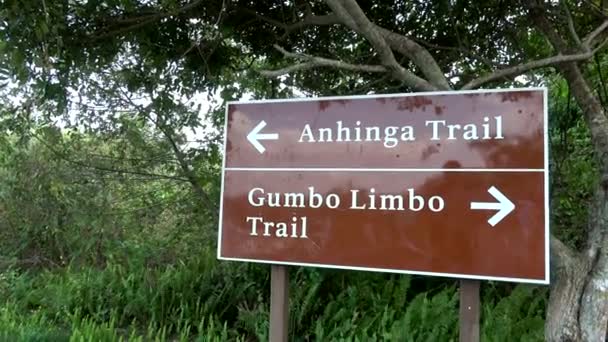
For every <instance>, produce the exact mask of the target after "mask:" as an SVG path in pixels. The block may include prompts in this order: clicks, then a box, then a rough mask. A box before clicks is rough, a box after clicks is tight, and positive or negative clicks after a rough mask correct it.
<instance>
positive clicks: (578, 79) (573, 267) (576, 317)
mask: <svg viewBox="0 0 608 342" xmlns="http://www.w3.org/2000/svg"><path fill="white" fill-rule="evenodd" d="M560 71H561V72H562V74H563V76H564V77H565V78H566V80H567V81H568V84H569V85H570V89H572V92H573V95H574V97H575V98H576V100H577V102H578V103H579V105H580V106H581V108H582V109H583V112H584V115H585V120H586V122H587V125H588V126H589V130H590V131H591V136H592V142H593V145H594V148H595V152H596V154H597V157H598V160H599V164H600V171H601V181H600V182H599V183H598V188H597V190H596V194H595V198H594V200H593V201H594V202H593V203H591V206H590V212H589V215H590V216H589V235H588V237H587V244H586V247H585V249H584V251H583V252H582V253H580V254H577V255H574V254H573V255H567V254H564V253H563V251H560V250H556V249H555V248H553V252H561V255H556V256H555V257H554V258H553V259H554V260H556V264H554V265H553V266H554V267H553V270H554V272H555V274H554V280H553V284H552V288H551V295H550V298H549V307H548V308H547V319H546V327H545V329H546V331H545V336H546V339H547V340H548V341H605V340H606V335H607V329H608V256H607V255H606V252H607V251H608V237H607V235H606V231H607V230H608V229H607V228H608V193H607V188H608V118H607V117H606V113H605V111H604V108H603V107H602V106H601V103H600V101H599V99H598V98H597V97H596V96H595V95H594V94H593V92H592V91H591V88H590V87H589V84H588V82H587V80H586V79H585V77H584V76H583V74H582V72H581V71H580V68H579V67H578V65H576V64H575V63H565V64H563V65H562V66H560Z"/></svg>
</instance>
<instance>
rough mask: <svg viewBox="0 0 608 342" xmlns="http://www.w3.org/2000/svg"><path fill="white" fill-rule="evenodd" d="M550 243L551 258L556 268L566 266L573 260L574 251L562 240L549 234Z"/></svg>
mask: <svg viewBox="0 0 608 342" xmlns="http://www.w3.org/2000/svg"><path fill="white" fill-rule="evenodd" d="M550 243H551V260H552V261H553V263H554V266H555V267H556V268H557V269H564V268H567V267H568V266H569V265H571V264H572V262H573V261H575V259H576V256H575V254H574V252H573V251H572V250H571V249H570V248H569V247H568V246H566V245H564V243H563V242H561V241H560V240H559V239H558V238H556V237H555V236H553V235H551V236H550Z"/></svg>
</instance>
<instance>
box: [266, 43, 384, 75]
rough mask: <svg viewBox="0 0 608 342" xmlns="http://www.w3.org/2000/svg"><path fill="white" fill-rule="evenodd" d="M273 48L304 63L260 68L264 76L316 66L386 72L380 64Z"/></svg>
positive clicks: (276, 46) (278, 47) (277, 47)
mask: <svg viewBox="0 0 608 342" xmlns="http://www.w3.org/2000/svg"><path fill="white" fill-rule="evenodd" d="M274 47H275V49H277V50H279V51H280V52H281V53H282V54H283V55H284V56H285V57H287V58H294V59H299V60H302V61H305V62H304V63H298V64H294V65H290V66H288V67H285V68H282V69H278V70H261V71H260V74H262V75H263V76H266V77H278V76H281V75H285V74H289V73H292V72H294V71H300V70H308V69H314V68H318V67H333V68H338V69H345V70H350V71H364V72H382V73H386V72H387V69H386V68H385V67H384V66H382V65H366V64H350V63H346V62H343V61H339V60H335V59H327V58H323V57H316V56H310V55H305V54H298V53H293V52H289V51H286V50H285V49H283V48H282V47H280V46H278V45H274Z"/></svg>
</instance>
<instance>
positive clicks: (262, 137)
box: [247, 120, 279, 153]
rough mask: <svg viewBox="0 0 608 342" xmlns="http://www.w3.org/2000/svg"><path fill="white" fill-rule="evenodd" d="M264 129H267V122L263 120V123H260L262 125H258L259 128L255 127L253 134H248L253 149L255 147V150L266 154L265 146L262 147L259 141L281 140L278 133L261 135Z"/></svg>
mask: <svg viewBox="0 0 608 342" xmlns="http://www.w3.org/2000/svg"><path fill="white" fill-rule="evenodd" d="M264 127H266V121H264V120H262V121H260V123H258V124H257V126H255V127H254V128H253V129H252V130H251V132H249V134H247V140H249V142H250V143H251V145H253V147H255V149H256V150H258V152H260V153H264V151H266V148H264V145H262V144H261V143H260V142H259V140H277V139H279V134H278V133H265V134H263V133H260V131H261V130H262V128H264Z"/></svg>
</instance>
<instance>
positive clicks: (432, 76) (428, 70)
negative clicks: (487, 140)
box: [245, 2, 450, 89]
mask: <svg viewBox="0 0 608 342" xmlns="http://www.w3.org/2000/svg"><path fill="white" fill-rule="evenodd" d="M333 6H335V8H336V9H337V12H336V11H334V12H333V13H330V14H325V15H312V14H310V13H307V14H306V16H305V17H304V18H303V19H302V20H300V21H297V22H294V23H291V24H285V23H283V22H280V21H278V20H275V19H272V18H268V17H266V16H263V15H260V14H258V13H256V12H255V11H252V10H249V9H245V11H247V12H250V13H252V14H253V15H255V16H256V17H257V18H258V19H260V20H263V21H265V22H267V23H269V24H271V25H274V26H276V27H279V28H281V29H283V30H285V33H284V34H283V36H281V38H280V39H283V38H284V37H285V36H287V35H289V34H290V33H291V32H293V31H295V30H299V29H302V28H304V27H306V26H310V25H316V26H326V25H334V24H344V25H346V26H347V27H349V28H351V29H352V30H354V31H355V32H359V33H361V32H360V30H359V27H358V26H357V24H356V23H355V22H354V21H353V20H352V18H351V17H349V16H348V15H347V14H346V13H345V12H346V9H345V8H344V7H343V6H342V5H341V4H340V3H339V2H334V4H333ZM333 8H334V7H332V9H333ZM371 24H372V26H373V28H374V29H375V30H377V31H378V32H379V33H380V34H381V35H382V36H383V38H384V40H385V41H386V43H387V44H388V45H389V46H390V48H391V49H392V50H395V51H397V52H399V53H400V54H402V55H404V56H406V57H408V58H409V59H411V60H412V62H414V64H416V65H417V66H418V67H419V68H420V70H421V71H422V73H423V74H424V75H425V76H426V77H427V78H428V80H429V82H430V83H431V84H432V85H434V86H435V87H437V88H440V89H449V88H450V86H449V83H448V81H447V79H446V77H445V75H444V73H443V72H442V71H441V68H440V67H439V65H438V64H437V63H436V62H435V59H434V58H433V57H432V56H431V54H430V53H429V52H428V51H427V50H426V49H425V48H424V47H422V46H421V45H419V44H418V43H416V42H415V41H414V40H412V39H410V38H408V37H406V36H403V35H401V34H398V33H395V32H393V31H390V30H387V29H385V28H383V27H381V26H378V25H376V24H374V23H371ZM311 67H314V66H311V65H301V66H299V67H298V68H297V69H296V70H303V69H309V68H311ZM285 73H287V72H285Z"/></svg>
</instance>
